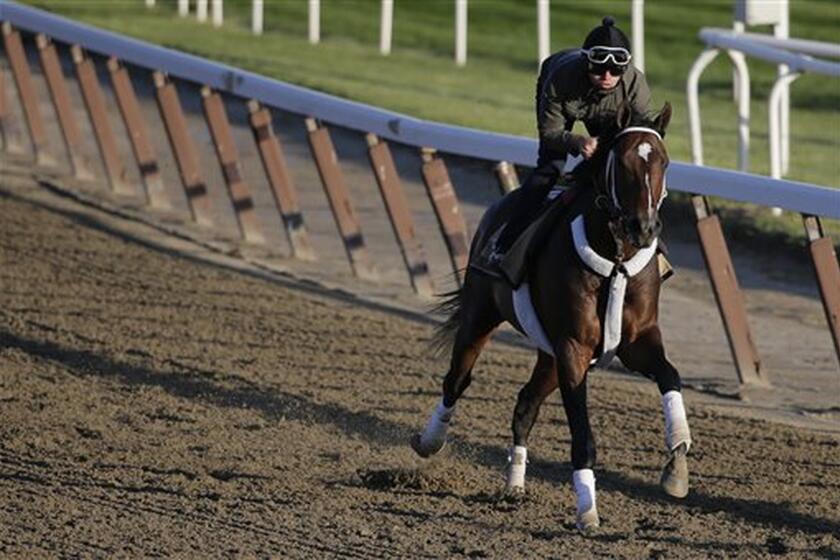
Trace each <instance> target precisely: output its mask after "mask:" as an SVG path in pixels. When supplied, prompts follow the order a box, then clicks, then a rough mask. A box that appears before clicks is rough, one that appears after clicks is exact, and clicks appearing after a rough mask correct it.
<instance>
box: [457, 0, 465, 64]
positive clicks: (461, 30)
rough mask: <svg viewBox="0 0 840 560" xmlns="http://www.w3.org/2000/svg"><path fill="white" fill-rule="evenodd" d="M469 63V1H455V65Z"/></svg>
mask: <svg viewBox="0 0 840 560" xmlns="http://www.w3.org/2000/svg"><path fill="white" fill-rule="evenodd" d="M466 63H467V0H455V64H457V65H458V66H464V65H465V64H466Z"/></svg>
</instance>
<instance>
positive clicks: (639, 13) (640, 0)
mask: <svg viewBox="0 0 840 560" xmlns="http://www.w3.org/2000/svg"><path fill="white" fill-rule="evenodd" d="M632 11H633V21H632V26H633V29H632V33H633V63H634V64H635V66H636V68H638V69H639V70H641V71H642V72H644V71H645V0H633V4H632Z"/></svg>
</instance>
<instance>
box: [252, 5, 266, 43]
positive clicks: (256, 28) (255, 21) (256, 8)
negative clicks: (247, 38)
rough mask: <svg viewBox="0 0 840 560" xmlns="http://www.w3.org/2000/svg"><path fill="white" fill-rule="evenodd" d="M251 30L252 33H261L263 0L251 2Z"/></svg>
mask: <svg viewBox="0 0 840 560" xmlns="http://www.w3.org/2000/svg"><path fill="white" fill-rule="evenodd" d="M251 31H253V32H254V35H262V33H263V0H253V2H252V4H251Z"/></svg>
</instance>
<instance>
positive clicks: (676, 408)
mask: <svg viewBox="0 0 840 560" xmlns="http://www.w3.org/2000/svg"><path fill="white" fill-rule="evenodd" d="M662 412H663V414H664V415H665V445H666V446H667V447H668V451H673V450H674V449H676V448H677V447H679V446H680V445H681V444H683V443H684V444H685V445H686V451H688V449H689V448H690V447H691V432H690V431H689V430H688V420H687V419H686V417H685V406H684V405H683V398H682V393H680V392H679V391H668V392H667V393H665V394H664V395H662Z"/></svg>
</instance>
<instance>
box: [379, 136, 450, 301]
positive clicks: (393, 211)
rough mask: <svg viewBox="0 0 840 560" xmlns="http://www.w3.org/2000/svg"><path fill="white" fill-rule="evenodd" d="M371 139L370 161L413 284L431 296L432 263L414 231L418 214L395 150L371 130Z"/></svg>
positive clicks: (421, 292) (415, 288)
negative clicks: (408, 196)
mask: <svg viewBox="0 0 840 560" xmlns="http://www.w3.org/2000/svg"><path fill="white" fill-rule="evenodd" d="M367 139H368V156H369V158H370V165H371V167H372V168H373V174H374V176H375V177H376V184H377V185H378V186H379V192H380V194H381V195H382V199H383V201H384V202H385V209H386V210H387V212H388V219H389V220H390V221H391V227H392V228H393V230H394V235H395V236H396V238H397V243H398V244H399V247H400V251H401V252H402V257H403V262H404V263H405V268H406V270H407V271H408V276H409V279H410V280H411V286H412V288H414V291H415V292H417V293H418V294H420V295H422V296H426V297H431V296H432V294H433V293H434V288H433V287H432V280H431V277H430V276H429V265H428V263H427V262H426V256H425V255H424V253H423V247H422V245H421V243H420V241H419V240H418V239H417V234H416V232H415V231H414V218H413V217H412V216H411V211H410V210H409V208H408V201H407V200H406V198H405V192H403V188H402V184H401V182H400V177H399V175H398V174H397V168H396V166H395V165H394V158H393V157H392V156H391V150H390V149H389V148H388V144H387V143H385V142H382V141H380V140H379V139H378V138H377V137H376V136H375V135H373V134H368V136H367Z"/></svg>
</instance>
